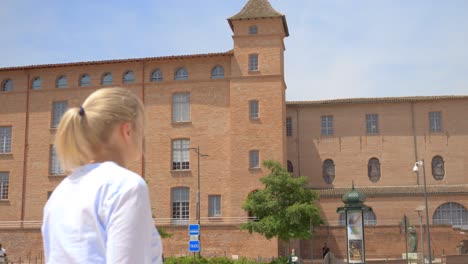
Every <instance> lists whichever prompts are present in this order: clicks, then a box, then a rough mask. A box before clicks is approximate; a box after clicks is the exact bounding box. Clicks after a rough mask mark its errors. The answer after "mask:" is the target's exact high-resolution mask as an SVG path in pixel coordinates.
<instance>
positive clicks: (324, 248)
mask: <svg viewBox="0 0 468 264" xmlns="http://www.w3.org/2000/svg"><path fill="white" fill-rule="evenodd" d="M328 252H330V249H329V248H328V244H327V242H325V243H324V244H323V248H322V258H325V256H326V255H327V254H328Z"/></svg>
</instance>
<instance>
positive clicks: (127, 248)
mask: <svg viewBox="0 0 468 264" xmlns="http://www.w3.org/2000/svg"><path fill="white" fill-rule="evenodd" d="M42 237H43V240H44V250H45V258H46V263H48V264H55V263H70V264H73V263H80V264H81V263H93V264H98V263H111V264H127V263H132V264H134V263H138V264H149V263H151V264H152V263H156V264H160V263H162V243H161V238H160V236H159V233H158V231H157V229H156V227H155V225H154V222H153V218H152V213H151V205H150V201H149V195H148V188H147V185H146V183H145V181H144V180H143V179H142V178H141V177H140V176H139V175H137V174H135V173H133V172H131V171H129V170H127V169H124V168H122V167H120V166H118V165H117V164H115V163H113V162H104V163H94V164H88V165H85V166H83V167H80V168H78V169H76V170H75V171H74V172H73V173H72V174H71V175H69V176H67V177H66V178H65V179H64V180H63V181H62V182H61V183H60V184H59V185H58V186H57V188H56V189H55V190H54V192H53V193H52V195H51V196H50V198H49V200H48V202H47V204H46V206H45V207H44V219H43V224H42Z"/></svg>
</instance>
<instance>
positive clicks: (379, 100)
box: [286, 95, 468, 105]
mask: <svg viewBox="0 0 468 264" xmlns="http://www.w3.org/2000/svg"><path fill="white" fill-rule="evenodd" d="M443 99H448V100H450V99H468V95H432V96H395V97H368V98H337V99H326V100H310V101H286V104H287V105H324V104H360V103H361V104H371V103H396V102H418V101H431V100H443Z"/></svg>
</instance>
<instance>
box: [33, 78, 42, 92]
mask: <svg viewBox="0 0 468 264" xmlns="http://www.w3.org/2000/svg"><path fill="white" fill-rule="evenodd" d="M41 88H42V80H41V77H36V78H34V79H33V81H32V83H31V89H33V90H40V89H41Z"/></svg>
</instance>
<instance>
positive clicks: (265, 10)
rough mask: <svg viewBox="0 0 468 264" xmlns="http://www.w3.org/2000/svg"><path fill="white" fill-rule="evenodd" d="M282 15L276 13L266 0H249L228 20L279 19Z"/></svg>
mask: <svg viewBox="0 0 468 264" xmlns="http://www.w3.org/2000/svg"><path fill="white" fill-rule="evenodd" d="M281 16H283V14H281V13H279V12H278V11H276V10H275V9H274V8H273V7H272V6H271V4H270V2H268V0H249V2H247V4H246V5H245V6H244V8H242V10H241V11H240V12H239V13H237V14H236V15H234V16H232V17H230V18H229V19H246V18H262V17H281Z"/></svg>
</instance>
